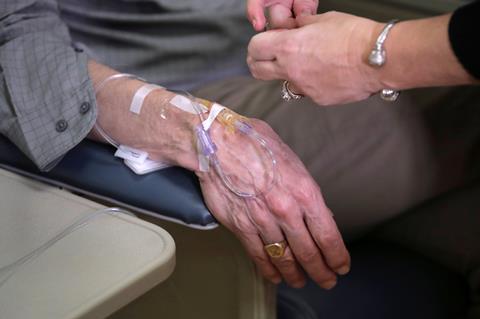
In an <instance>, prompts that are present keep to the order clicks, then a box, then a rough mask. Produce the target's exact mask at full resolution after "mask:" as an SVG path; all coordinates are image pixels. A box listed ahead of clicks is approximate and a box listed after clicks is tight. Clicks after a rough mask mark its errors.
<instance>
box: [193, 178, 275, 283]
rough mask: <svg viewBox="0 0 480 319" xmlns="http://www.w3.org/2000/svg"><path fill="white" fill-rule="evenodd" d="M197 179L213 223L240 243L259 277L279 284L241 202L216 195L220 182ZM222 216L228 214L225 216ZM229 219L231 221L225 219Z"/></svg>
mask: <svg viewBox="0 0 480 319" xmlns="http://www.w3.org/2000/svg"><path fill="white" fill-rule="evenodd" d="M199 177H200V178H201V179H200V183H201V187H202V192H203V194H204V197H205V201H206V203H207V206H208V207H209V209H210V210H211V211H212V213H213V214H214V216H215V217H216V218H217V220H218V221H220V222H221V223H222V225H224V226H225V227H226V228H227V229H229V230H230V231H231V232H232V233H233V234H234V235H235V236H236V237H237V238H238V239H239V240H240V242H241V243H242V245H243V247H245V250H246V252H247V254H248V255H249V256H250V257H251V259H252V260H253V262H254V263H255V265H256V266H257V268H258V270H259V271H260V273H261V274H262V275H263V276H264V277H265V278H267V280H269V281H271V282H272V283H274V284H278V283H280V282H281V275H280V273H279V272H278V271H277V269H276V267H275V266H274V265H273V264H272V262H271V261H270V259H269V257H268V256H267V254H266V253H265V251H264V249H263V242H262V240H261V239H260V237H258V232H257V230H256V228H255V227H254V226H253V225H252V224H251V222H250V219H249V218H248V215H247V214H246V206H245V204H244V201H242V200H240V199H238V198H236V197H234V198H231V197H232V195H231V194H230V193H227V194H225V193H222V192H221V191H219V189H220V188H219V186H220V185H219V183H220V182H219V181H218V179H216V178H212V177H211V175H210V174H201V175H200V176H199ZM228 198H230V199H228ZM233 201H235V202H233ZM225 212H228V215H226V213H225ZM229 216H230V217H231V216H234V217H233V218H228V217H229Z"/></svg>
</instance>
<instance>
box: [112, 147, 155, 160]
mask: <svg viewBox="0 0 480 319" xmlns="http://www.w3.org/2000/svg"><path fill="white" fill-rule="evenodd" d="M115 156H116V157H120V158H123V159H124V160H127V161H130V162H134V163H138V164H143V163H144V162H145V160H146V159H147V158H148V153H147V152H145V151H142V150H139V149H136V148H133V147H130V146H126V145H119V146H118V148H117V151H116V152H115Z"/></svg>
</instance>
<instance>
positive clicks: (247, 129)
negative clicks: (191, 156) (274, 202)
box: [95, 73, 277, 198]
mask: <svg viewBox="0 0 480 319" xmlns="http://www.w3.org/2000/svg"><path fill="white" fill-rule="evenodd" d="M119 78H129V79H136V80H140V81H143V82H145V83H148V82H147V81H146V80H145V79H143V78H141V77H138V76H136V75H133V74H128V73H119V74H114V75H112V76H109V77H107V78H106V79H104V80H103V81H102V82H100V84H98V85H97V87H96V88H95V95H96V94H97V93H98V92H100V90H101V89H102V88H103V87H104V86H105V85H106V84H107V83H108V82H110V81H111V80H115V79H119ZM172 92H174V93H178V94H182V95H184V96H186V97H188V99H189V101H190V102H191V103H192V105H193V108H194V109H195V112H196V113H197V115H198V116H199V118H200V122H201V123H203V121H205V117H204V114H203V110H202V108H201V107H200V106H199V105H198V102H196V101H195V100H196V98H195V97H194V96H193V95H191V94H190V93H188V92H186V91H175V90H172ZM201 123H200V125H199V126H198V127H197V128H196V134H197V138H198V139H199V140H200V142H201V145H202V152H203V154H202V155H204V156H205V157H207V158H208V159H209V160H210V161H211V163H212V165H213V167H214V169H215V172H216V173H217V175H218V176H219V177H220V179H221V180H222V183H223V184H224V185H225V187H226V188H227V189H228V190H229V191H231V192H232V193H234V194H235V195H237V196H239V197H243V198H254V197H258V196H260V195H262V194H266V193H268V192H269V191H270V190H271V189H272V188H273V185H274V184H275V182H276V164H277V161H276V160H275V156H274V154H273V152H272V150H271V149H270V147H269V146H268V144H267V142H266V141H265V140H264V139H263V138H262V137H261V136H260V134H258V133H257V132H256V131H255V130H254V129H253V128H252V127H251V126H250V125H249V124H248V123H246V122H244V121H240V120H236V121H235V127H236V128H237V129H238V130H239V131H240V132H242V133H243V134H245V135H247V136H248V137H250V138H251V139H253V140H255V141H257V142H258V143H259V144H260V145H261V146H262V148H263V149H264V150H265V152H266V153H267V154H268V156H269V158H270V160H271V162H272V178H271V180H270V183H269V184H268V186H267V188H266V189H265V190H264V191H261V192H258V193H257V192H254V193H248V192H243V191H241V190H238V189H237V188H236V187H235V186H234V185H233V182H232V180H231V179H230V178H229V177H228V175H227V174H225V172H224V171H223V169H222V166H221V164H220V161H219V159H218V157H217V155H216V146H215V143H213V141H212V139H211V137H210V134H209V133H208V131H206V130H205V129H204V128H203V126H202V124H201ZM95 129H96V131H97V132H98V133H99V134H100V135H101V136H102V137H103V138H104V139H105V140H106V141H107V142H108V143H110V144H111V145H112V146H114V147H115V148H119V147H120V145H119V144H118V143H117V142H116V141H115V140H114V139H112V138H111V137H110V136H109V135H108V134H107V133H106V132H105V131H104V130H103V129H102V127H101V126H100V125H99V124H98V122H95Z"/></svg>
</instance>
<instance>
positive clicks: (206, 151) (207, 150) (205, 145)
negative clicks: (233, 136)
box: [183, 92, 277, 198]
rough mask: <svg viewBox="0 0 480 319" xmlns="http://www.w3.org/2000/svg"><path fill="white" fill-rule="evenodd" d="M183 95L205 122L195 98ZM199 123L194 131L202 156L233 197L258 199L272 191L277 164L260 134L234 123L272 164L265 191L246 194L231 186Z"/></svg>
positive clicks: (240, 122) (201, 120) (231, 183)
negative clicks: (209, 163) (264, 153)
mask: <svg viewBox="0 0 480 319" xmlns="http://www.w3.org/2000/svg"><path fill="white" fill-rule="evenodd" d="M183 94H184V95H186V96H187V97H188V98H189V100H190V101H191V102H192V104H193V106H194V109H195V111H196V112H197V114H198V116H199V118H200V122H201V123H203V122H204V121H205V116H204V114H203V112H202V110H201V107H200V106H199V105H198V104H197V103H198V102H196V101H195V97H194V96H192V95H191V94H190V93H188V92H183ZM201 123H200V125H198V127H197V129H196V133H197V137H198V138H199V139H200V140H201V145H202V152H203V155H204V156H205V157H207V158H208V159H209V160H210V161H211V162H212V164H213V167H214V169H215V172H216V173H217V175H218V176H219V177H220V179H221V180H222V183H223V184H224V185H225V187H227V189H228V190H230V191H231V192H232V193H234V194H235V195H237V196H239V197H243V198H254V197H258V196H260V195H262V194H266V193H268V192H269V191H270V190H271V189H272V187H273V185H274V184H275V181H276V164H277V161H276V160H275V156H274V155H273V152H272V150H271V149H270V147H268V144H267V142H266V141H265V140H264V139H263V138H262V137H261V136H260V134H258V133H257V132H256V131H255V130H254V129H253V127H251V126H250V125H249V124H248V123H246V122H244V121H240V120H236V121H235V127H236V128H237V129H238V130H239V131H240V132H242V133H243V134H244V135H247V136H248V137H250V138H251V139H253V140H255V141H257V142H258V143H259V144H260V145H261V146H262V148H263V149H264V150H265V152H266V153H267V154H268V156H269V158H270V160H271V162H272V179H271V181H270V183H269V185H268V186H267V189H266V190H264V191H262V192H258V193H247V192H243V191H240V190H238V189H237V188H236V187H235V186H234V185H233V182H232V180H231V179H230V178H229V177H228V175H227V174H225V172H224V171H223V169H222V166H221V164H220V161H219V159H218V157H217V155H216V146H215V143H213V141H212V139H211V137H210V134H208V131H206V130H205V129H204V128H203V126H202V124H201Z"/></svg>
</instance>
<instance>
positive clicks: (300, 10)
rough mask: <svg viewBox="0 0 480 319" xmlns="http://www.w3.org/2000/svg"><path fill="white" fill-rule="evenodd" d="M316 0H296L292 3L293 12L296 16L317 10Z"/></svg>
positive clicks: (311, 13) (313, 12) (310, 13)
mask: <svg viewBox="0 0 480 319" xmlns="http://www.w3.org/2000/svg"><path fill="white" fill-rule="evenodd" d="M317 9H318V1H317V0H296V1H295V2H294V3H293V13H294V14H295V16H296V17H300V16H308V15H313V14H315V13H316V12H317Z"/></svg>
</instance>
